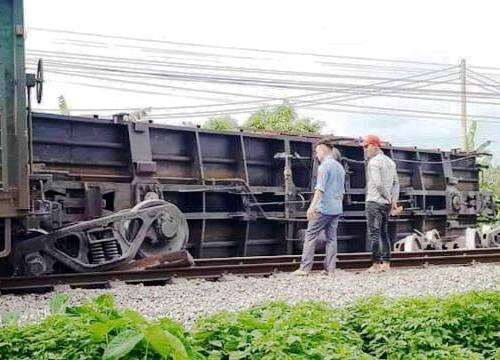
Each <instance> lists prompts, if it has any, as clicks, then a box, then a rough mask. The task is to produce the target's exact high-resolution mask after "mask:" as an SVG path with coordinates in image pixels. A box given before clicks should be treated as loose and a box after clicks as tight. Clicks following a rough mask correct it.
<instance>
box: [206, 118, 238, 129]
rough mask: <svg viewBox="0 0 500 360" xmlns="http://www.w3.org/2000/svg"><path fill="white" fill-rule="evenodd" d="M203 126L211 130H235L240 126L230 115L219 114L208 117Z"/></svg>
mask: <svg viewBox="0 0 500 360" xmlns="http://www.w3.org/2000/svg"><path fill="white" fill-rule="evenodd" d="M203 127H204V128H206V129H211V130H219V131H225V130H234V129H237V128H238V122H237V121H236V120H235V119H233V118H232V117H231V116H229V115H224V116H218V117H213V118H210V119H208V120H207V121H206V122H205V123H204V124H203Z"/></svg>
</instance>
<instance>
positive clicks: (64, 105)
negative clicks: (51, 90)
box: [57, 95, 70, 115]
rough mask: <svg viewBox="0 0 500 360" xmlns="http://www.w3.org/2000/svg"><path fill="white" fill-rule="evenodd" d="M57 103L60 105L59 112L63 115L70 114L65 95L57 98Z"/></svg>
mask: <svg viewBox="0 0 500 360" xmlns="http://www.w3.org/2000/svg"><path fill="white" fill-rule="evenodd" d="M57 104H58V105H59V113H60V114H61V115H70V111H69V106H68V103H67V102H66V99H65V98H64V95H59V97H58V98H57Z"/></svg>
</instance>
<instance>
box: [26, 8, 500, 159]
mask: <svg viewBox="0 0 500 360" xmlns="http://www.w3.org/2000/svg"><path fill="white" fill-rule="evenodd" d="M499 7H500V5H498V4H497V3H496V2H493V1H462V2H460V3H459V2H457V1H446V0H443V1H426V0H424V1H413V2H409V1H385V0H379V1H356V0H349V1H316V0H308V1H269V0H267V1H260V0H254V1H246V2H243V1H234V0H233V1H229V0H212V1H201V0H199V1H194V0H182V1H178V0H171V1H160V0H156V1H153V0H143V1H141V2H138V1H129V0H106V1H102V0H101V1H97V0H86V1H78V0H73V1H67V0H66V1H63V0H44V1H40V0H25V24H26V27H27V29H28V35H27V45H26V46H27V50H28V59H31V60H29V61H28V63H30V64H32V63H33V61H34V59H36V58H38V57H44V59H46V60H47V61H46V69H47V73H46V74H45V79H46V83H45V89H44V100H43V102H42V103H41V104H39V105H37V106H36V108H38V109H42V110H48V111H54V112H56V109H57V103H58V102H57V98H58V96H59V95H61V94H62V95H64V97H65V99H66V101H67V102H68V105H69V106H70V108H72V109H83V110H85V109H100V108H117V109H119V108H125V107H129V108H130V107H137V108H144V107H184V106H193V105H194V106H201V105H207V104H211V105H212V106H214V104H220V103H228V102H229V103H231V102H245V101H250V102H251V101H253V102H257V101H261V100H262V99H261V98H262V97H266V98H270V99H282V98H284V97H290V96H291V97H294V96H299V97H300V96H302V95H304V94H307V93H308V91H306V90H302V89H301V90H297V89H280V88H265V87H257V86H253V85H252V86H249V85H228V84H213V83H199V82H193V81H179V80H170V79H162V80H157V79H156V80H154V79H153V80H151V81H150V82H149V84H144V79H139V80H138V79H137V77H136V78H135V79H134V78H133V77H132V78H130V77H128V78H127V77H122V78H121V80H120V81H111V80H109V79H108V80H98V79H95V78H89V77H87V78H84V77H76V76H75V74H74V73H72V72H71V71H72V70H71V69H69V68H68V66H67V65H66V67H65V68H64V71H61V64H60V63H59V64H57V60H56V62H55V63H52V64H51V59H50V56H56V55H57V54H63V53H71V54H78V55H79V56H80V60H79V61H80V62H85V57H86V56H108V57H116V58H123V59H140V60H142V61H155V62H162V61H166V62H170V63H176V64H183V63H189V64H191V65H193V64H194V65H203V66H216V67H217V69H219V70H220V69H221V68H224V67H238V68H245V67H246V68H250V67H251V68H258V69H267V70H272V71H295V72H309V73H311V72H315V73H321V74H330V76H332V74H335V76H339V75H343V76H346V75H347V76H350V75H355V76H359V77H374V78H390V79H393V78H395V77H404V76H409V75H415V74H417V73H418V72H417V69H420V70H419V71H420V72H425V71H428V72H430V71H437V69H443V68H447V67H451V66H455V65H456V66H457V71H458V65H459V63H460V61H461V59H466V62H467V65H468V66H471V67H474V66H476V67H479V68H474V69H475V70H474V71H478V72H481V73H485V74H486V73H488V74H490V75H488V76H492V77H494V76H499V77H498V78H495V80H499V81H500V69H499V70H496V69H486V68H481V67H482V66H483V67H488V66H491V67H497V66H498V67H500V50H499V48H498V46H496V35H497V34H498V33H499V30H500V29H499V27H500V23H499V22H498V19H497V16H498V13H499V10H500V9H499ZM47 30H62V31H66V32H53V31H47ZM68 31H69V32H78V33H94V34H104V35H113V36H121V37H133V38H141V39H151V40H161V41H162V42H161V41H151V42H148V41H134V40H127V39H118V38H110V37H95V36H84V35H81V34H75V33H68ZM171 42H177V43H179V42H181V43H194V44H201V45H215V46H223V47H233V48H234V47H238V48H255V49H268V50H273V51H284V52H294V53H315V54H324V55H329V56H315V55H297V54H295V55H293V54H289V53H287V54H284V53H276V52H273V53H267V52H255V51H243V50H236V49H220V48H216V47H209V48H207V47H193V46H188V45H179V44H173V43H171ZM44 52H49V55H47V53H44ZM54 54H56V55H54ZM214 54H215V55H217V56H215V55H214ZM42 55H43V56H42ZM58 56H61V55H58ZM332 56H338V57H332ZM344 57H345V58H344ZM355 57H362V58H380V59H390V60H396V61H399V60H408V61H415V62H426V63H440V64H443V65H439V66H438V65H425V64H417V63H401V62H392V61H385V60H384V61H375V60H357V59H354V58H355ZM59 61H63V60H61V58H59ZM340 63H341V64H344V65H342V66H344V67H342V66H341V65H339V64H340ZM346 64H347V65H351V66H352V65H356V66H359V68H355V67H352V68H348V67H345V65H346ZM446 64H448V65H446ZM194 65H193V66H194ZM374 65H376V66H380V69H379V70H376V69H374V68H370V67H373V66H374ZM31 66H32V65H31ZM389 66H390V67H392V68H393V69H394V71H392V72H391V71H387V70H383V68H384V67H389ZM363 67H365V68H363ZM50 69H52V70H56V71H57V70H58V69H59V73H55V72H51V71H50ZM68 69H69V70H68ZM134 69H135V70H139V69H140V70H145V69H146V70H147V69H149V67H148V66H147V65H135V66H134ZM192 69H193V67H191V68H188V69H187V70H186V69H183V70H182V68H181V70H182V71H187V72H190V71H191V72H192V71H193V70H192ZM181 70H179V68H177V69H176V71H181ZM406 70H408V72H405V71H406ZM207 71H208V70H207ZM207 71H206V72H207ZM454 71H455V70H454ZM206 72H205V73H206ZM89 73H90V75H91V76H94V75H95V74H93V73H92V70H87V72H86V74H87V75H85V76H88V75H89ZM223 73H224V74H226V75H228V73H226V72H223ZM229 74H230V75H235V74H236V75H241V73H234V72H233V73H229ZM243 75H244V76H256V75H255V74H250V75H249V74H248V73H245V74H243ZM96 76H97V75H96ZM259 76H265V77H267V78H272V79H277V78H279V76H276V75H274V74H270V75H269V74H264V75H259ZM281 79H282V81H284V80H283V79H285V78H284V77H282V78H281ZM286 79H287V80H303V81H306V80H307V81H315V82H316V81H330V82H335V83H338V82H341V83H346V82H349V84H351V85H355V86H361V85H363V84H367V83H371V82H372V80H370V81H368V80H366V79H364V78H363V79H353V78H350V79H347V78H335V77H333V78H332V77H327V78H326V80H325V78H324V77H321V78H311V77H301V76H288V77H286ZM123 80H125V81H129V82H133V81H141V82H142V83H141V84H140V85H139V84H137V83H136V84H134V83H124V82H123ZM367 81H368V82H367ZM450 81H451V82H452V84H449V85H443V86H445V87H444V88H441V89H448V90H450V91H456V92H457V95H456V97H453V100H454V101H450V102H443V101H440V102H437V101H422V100H416V99H402V98H395V97H392V98H391V97H383V96H372V97H365V98H362V99H359V100H357V99H355V100H351V101H348V102H345V103H344V105H338V106H337V105H335V106H334V107H335V108H336V109H337V110H336V111H335V112H333V111H325V110H324V109H322V110H318V109H317V108H318V107H319V106H309V107H304V108H300V107H299V108H297V109H298V112H299V114H300V115H301V116H308V117H312V118H314V119H317V120H320V121H323V122H325V124H326V129H325V132H333V133H334V134H335V135H345V136H355V137H359V136H364V135H366V134H369V133H375V134H378V135H379V136H380V137H382V138H383V139H384V140H387V141H390V142H391V143H393V144H395V145H417V146H419V147H427V148H438V147H439V148H443V149H448V148H456V147H459V146H460V144H461V139H460V134H461V133H460V123H459V117H457V116H451V117H448V118H447V119H446V120H445V119H436V118H425V116H423V117H419V116H415V114H413V115H410V116H413V117H409V116H408V115H407V116H399V115H393V114H385V115H374V114H360V113H356V112H351V113H350V112H339V111H340V110H342V109H344V110H356V109H357V110H356V111H360V108H359V106H365V108H364V109H365V110H366V109H367V108H366V107H372V108H373V107H386V108H387V107H390V108H404V109H412V110H418V111H432V112H440V113H443V112H444V113H453V114H459V113H460V111H461V108H460V102H459V100H460V97H459V94H458V92H459V90H460V84H459V80H458V77H457V78H456V79H455V78H452V79H451V80H450ZM373 82H374V81H373ZM471 83H475V84H477V83H479V82H478V81H476V80H471ZM89 85H94V87H91V86H89ZM95 85H97V86H100V87H95ZM499 86H500V85H499ZM180 87H183V88H186V87H187V88H190V89H195V90H194V91H193V90H183V89H179V88H180ZM110 88H113V89H110ZM434 89H438V88H437V87H435V88H434ZM468 90H469V91H471V92H472V93H474V92H476V93H478V92H482V93H484V92H485V91H488V93H489V94H490V95H488V98H487V99H486V100H488V101H489V102H495V96H494V95H491V94H494V93H495V90H496V88H495V87H493V86H490V87H488V88H487V89H484V88H478V87H474V85H471V86H468ZM137 91H141V92H140V93H138V92H137ZM497 91H498V92H499V93H500V89H497ZM221 92H224V93H237V94H239V95H238V96H233V95H227V94H221ZM328 94H329V95H332V94H331V92H330V93H328ZM340 95H342V94H340ZM340 95H339V94H333V96H340ZM344 96H345V93H344ZM259 99H260V100H259ZM480 101H484V99H480ZM499 103H500V102H499ZM345 104H351V105H355V106H357V107H358V108H356V107H342V106H346V105H345ZM252 106H254V105H252ZM255 106H256V105H255ZM311 107H312V108H311ZM181 109H184V108H181ZM194 109H196V111H200V109H203V108H201V107H200V108H194ZM209 109H210V108H209ZM212 109H213V108H212ZM224 109H225V108H224ZM361 109H363V108H361ZM467 110H468V114H469V118H471V119H473V118H474V116H475V115H476V116H478V115H479V116H484V118H481V121H485V122H482V123H479V124H478V139H477V140H478V141H477V142H478V143H481V142H483V141H486V140H493V141H494V142H493V144H492V145H491V146H490V150H491V151H492V152H493V153H495V157H496V159H497V160H498V157H500V136H499V134H500V123H499V122H500V119H494V118H495V117H499V118H500V106H499V105H492V104H488V105H483V104H481V105H478V104H474V103H470V104H468V108H467ZM189 111H191V113H192V112H193V110H189ZM370 111H371V112H374V110H370ZM91 112H92V113H100V114H101V115H106V114H107V115H109V114H110V113H112V111H107V112H106V111H100V112H99V111H91ZM115 112H116V111H115ZM167 112H170V113H182V112H187V111H186V110H168V111H167ZM75 113H76V114H77V113H79V112H78V111H72V114H75ZM80 113H83V112H82V111H80ZM158 113H165V111H161V110H159V111H158ZM234 116H235V117H236V118H237V119H239V120H244V119H245V118H246V117H247V116H248V114H245V113H242V114H235V115H234ZM488 116H490V117H491V118H488ZM430 117H434V116H430ZM183 120H186V121H193V122H200V123H201V122H203V121H204V120H205V118H204V117H196V118H190V116H186V117H185V118H183V116H182V115H181V116H177V117H175V116H173V117H170V118H166V119H165V118H162V117H161V116H159V117H157V118H155V121H156V122H164V123H180V122H181V121H183ZM495 121H496V123H495Z"/></svg>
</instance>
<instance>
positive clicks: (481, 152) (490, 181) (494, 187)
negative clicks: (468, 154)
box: [465, 120, 500, 222]
mask: <svg viewBox="0 0 500 360" xmlns="http://www.w3.org/2000/svg"><path fill="white" fill-rule="evenodd" d="M476 135H477V121H476V120H473V121H471V124H470V127H469V129H468V131H467V134H466V139H465V141H466V146H467V150H472V151H474V152H475V153H477V154H478V156H477V158H476V161H477V163H478V164H479V166H481V167H482V170H481V175H480V176H481V190H483V191H489V192H491V193H492V195H493V200H494V201H499V200H500V167H499V166H492V165H491V160H492V159H493V157H492V156H491V155H490V154H487V153H485V152H486V151H487V148H488V146H490V145H491V143H492V141H491V140H488V141H485V142H483V143H482V144H481V145H479V146H478V147H476ZM499 220H500V212H498V214H497V217H496V220H494V221H499ZM487 221H488V222H491V221H492V220H491V219H487Z"/></svg>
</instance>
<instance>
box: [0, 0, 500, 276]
mask: <svg viewBox="0 0 500 360" xmlns="http://www.w3.org/2000/svg"><path fill="white" fill-rule="evenodd" d="M24 38H25V31H24V23H23V1H21V0H0V274H5V273H8V274H14V275H20V274H29V275H40V274H46V273H51V272H57V271H68V270H69V271H79V272H82V271H102V270H109V269H112V268H116V267H117V266H119V265H121V264H123V263H124V262H128V261H130V260H132V259H135V258H146V257H150V256H154V255H163V254H165V253H167V254H168V253H171V252H174V251H176V250H179V249H181V248H184V247H187V248H188V249H189V251H190V252H191V253H192V254H193V255H194V256H195V257H199V258H206V257H231V256H254V255H277V254H293V253H297V252H299V251H300V248H301V243H300V238H301V236H300V234H301V233H303V231H301V230H303V229H304V228H305V226H306V220H305V210H306V208H307V206H308V203H309V200H310V198H311V191H312V189H313V186H314V183H315V179H314V175H315V173H316V167H317V163H316V162H315V160H314V158H313V145H312V144H313V143H314V141H315V140H316V138H314V137H301V136H292V135H285V134H256V133H244V132H227V133H218V132H214V131H208V130H203V129H198V128H186V127H173V126H163V125H157V124H149V123H131V122H126V121H123V117H120V116H116V117H114V118H113V119H110V120H105V119H98V118H82V117H68V116H59V115H51V114H39V113H32V112H31V96H30V94H31V93H32V92H34V91H35V90H36V100H37V101H38V102H40V101H41V98H42V93H43V81H44V76H43V66H42V65H43V63H42V62H41V61H39V63H38V69H37V73H36V74H26V73H25V64H24ZM335 143H336V144H337V147H338V149H339V150H340V152H341V154H342V160H341V162H342V165H343V166H344V168H345V169H346V171H347V175H346V189H345V190H346V196H345V199H344V209H345V212H344V215H343V217H342V219H341V221H340V227H339V249H340V251H341V252H353V251H354V252H357V251H364V250H367V249H368V247H369V244H367V242H366V223H365V218H364V199H365V195H364V193H365V190H364V188H365V168H364V166H365V163H364V161H363V151H362V149H361V148H360V147H359V144H358V141H357V140H356V139H345V138H336V139H335ZM384 151H385V152H386V153H387V154H388V155H389V156H390V157H391V158H392V159H394V161H395V162H396V164H397V169H398V174H399V178H400V182H401V202H402V204H403V205H404V207H405V211H404V213H403V214H402V215H401V216H398V217H397V218H393V219H391V222H390V231H391V237H392V240H393V241H396V240H399V239H401V238H402V237H404V236H406V235H408V234H410V233H412V232H413V230H414V229H418V230H421V231H425V230H430V229H437V230H438V231H439V232H440V233H441V234H442V235H443V234H444V235H446V236H448V235H449V236H454V235H457V234H460V233H462V232H463V230H464V229H465V228H466V227H469V226H473V225H474V224H475V223H476V220H477V218H478V216H480V215H483V216H491V215H492V214H493V212H494V203H493V202H492V199H491V197H490V195H489V194H487V193H482V192H480V191H479V171H480V169H479V167H478V165H477V164H476V158H475V156H474V155H472V154H467V153H459V152H443V151H439V150H421V149H416V148H396V147H391V146H386V147H385V148H384Z"/></svg>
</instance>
